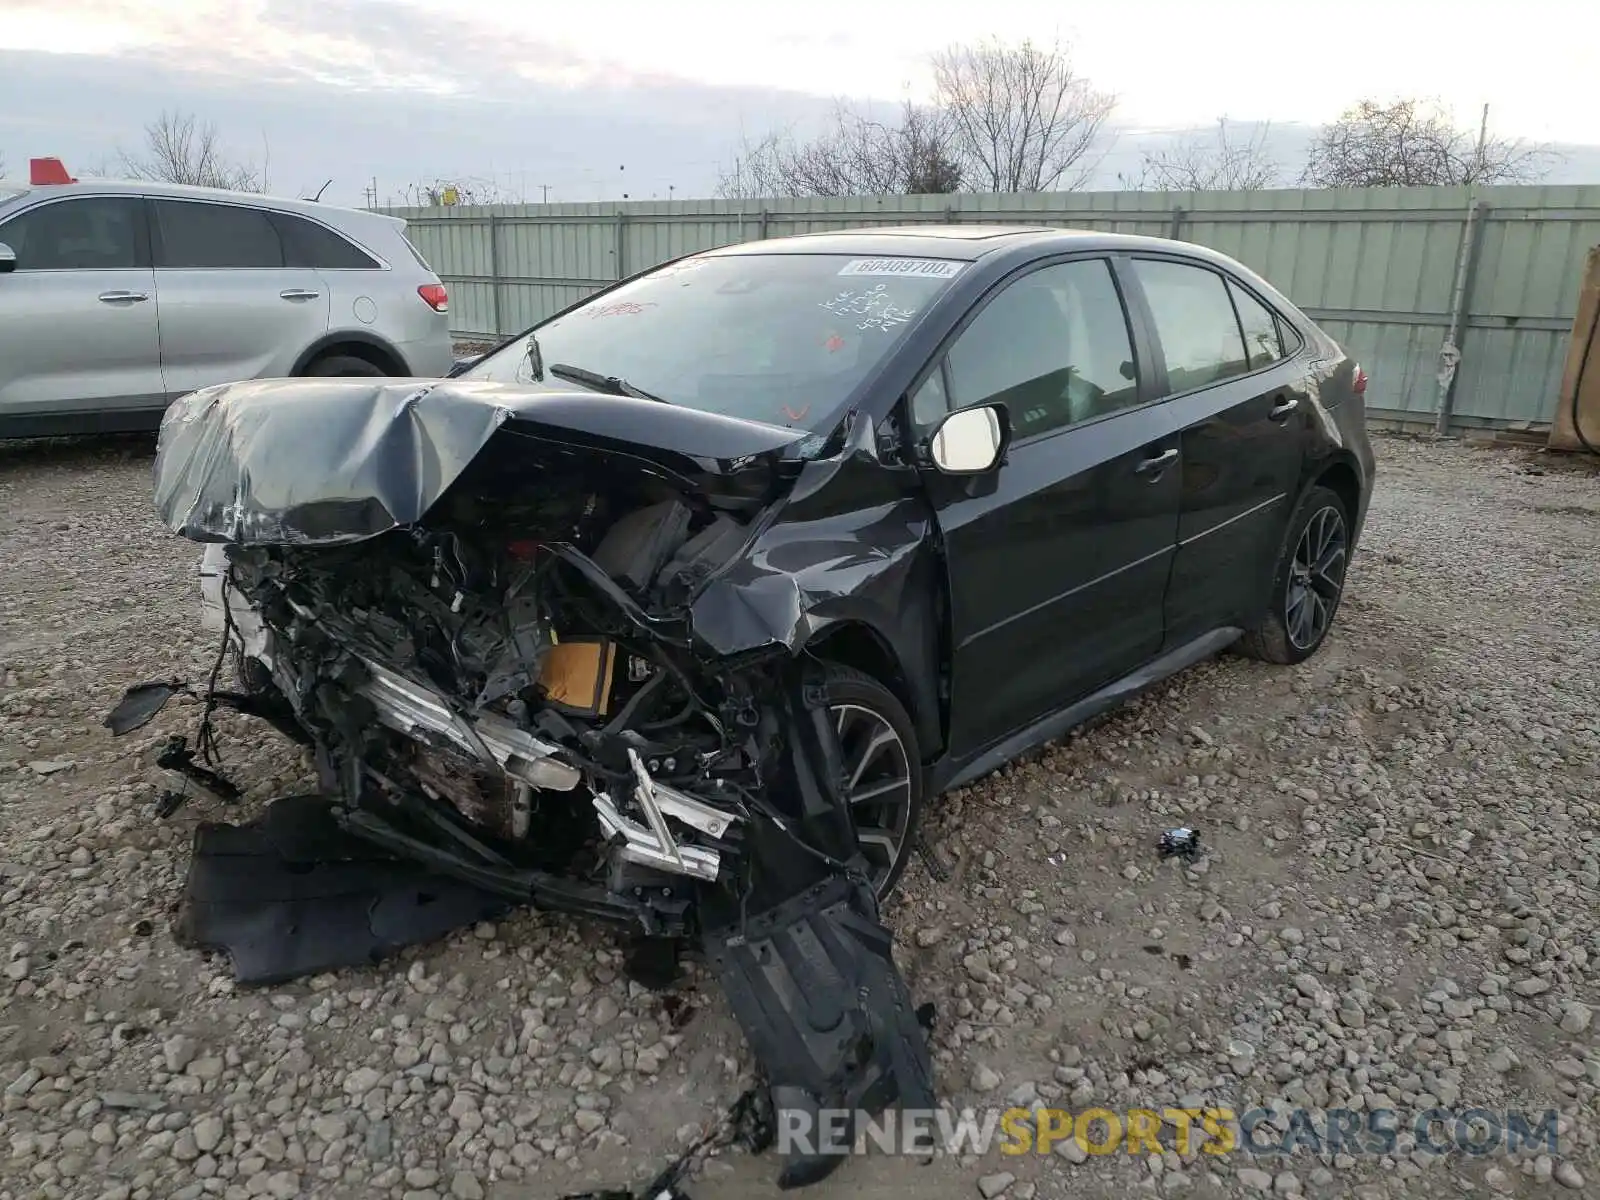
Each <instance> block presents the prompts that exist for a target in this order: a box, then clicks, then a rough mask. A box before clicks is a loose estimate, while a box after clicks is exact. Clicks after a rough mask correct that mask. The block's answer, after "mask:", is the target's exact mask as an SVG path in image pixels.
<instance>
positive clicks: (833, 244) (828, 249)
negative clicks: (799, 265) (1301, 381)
mask: <svg viewBox="0 0 1600 1200" xmlns="http://www.w3.org/2000/svg"><path fill="white" fill-rule="evenodd" d="M1023 246H1026V247H1028V248H1030V249H1031V250H1032V251H1033V252H1034V253H1035V254H1041V255H1042V254H1058V253H1066V252H1070V251H1074V250H1120V251H1123V252H1134V251H1140V250H1143V251H1146V252H1149V251H1160V250H1167V251H1171V250H1175V249H1181V250H1182V251H1183V252H1184V253H1185V254H1192V255H1194V256H1195V257H1197V258H1204V259H1209V260H1211V261H1214V262H1224V263H1228V264H1229V265H1232V260H1230V259H1228V258H1226V256H1224V255H1219V254H1217V253H1216V252H1215V251H1212V250H1207V249H1206V248H1205V247H1203V246H1196V245H1193V244H1192V243H1189V242H1174V241H1170V240H1168V239H1166V238H1156V237H1139V236H1136V235H1133V234H1126V233H1103V232H1100V231H1098V230H1093V229H1062V228H1059V227H1056V228H1051V227H1049V226H1042V225H1036V226H1034V225H982V224H969V225H908V226H890V227H881V226H880V227H877V228H861V229H839V230H830V231H828V232H825V233H801V234H794V235H792V236H789V237H780V238H768V239H767V240H765V241H759V242H743V243H740V244H738V245H733V246H723V247H720V248H719V249H716V250H712V251H708V253H710V254H716V255H733V254H862V255H871V256H872V257H874V258H891V257H900V256H903V257H906V258H948V259H956V260H959V261H962V262H975V261H977V260H978V259H980V258H983V257H984V256H985V255H988V254H994V253H998V252H1000V251H1003V250H1014V249H1017V248H1019V247H1023Z"/></svg>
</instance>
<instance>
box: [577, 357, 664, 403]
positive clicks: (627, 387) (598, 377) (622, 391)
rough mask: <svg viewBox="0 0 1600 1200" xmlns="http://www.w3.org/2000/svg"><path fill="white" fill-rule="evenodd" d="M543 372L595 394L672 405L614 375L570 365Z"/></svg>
mask: <svg viewBox="0 0 1600 1200" xmlns="http://www.w3.org/2000/svg"><path fill="white" fill-rule="evenodd" d="M545 371H546V373H548V374H550V375H554V376H556V377H557V378H558V379H567V380H571V381H572V382H573V383H581V384H583V386H584V387H589V388H593V389H594V390H595V391H597V392H609V393H611V395H613V396H632V397H633V398H634V399H635V400H654V401H656V402H657V403H660V404H671V403H672V401H670V400H663V399H662V398H661V397H660V396H655V395H652V394H651V393H649V392H647V391H645V390H644V389H643V388H637V387H634V386H633V384H631V383H629V382H628V381H627V380H626V379H620V378H618V377H617V376H615V375H602V374H600V372H598V371H591V370H589V369H587V368H586V367H575V366H573V365H572V364H571V363H552V364H551V365H550V366H548V367H546V368H545Z"/></svg>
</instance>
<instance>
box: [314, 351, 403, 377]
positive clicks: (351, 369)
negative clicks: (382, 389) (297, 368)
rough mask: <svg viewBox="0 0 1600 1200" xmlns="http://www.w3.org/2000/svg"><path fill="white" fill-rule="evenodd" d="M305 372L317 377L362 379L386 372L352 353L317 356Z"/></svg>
mask: <svg viewBox="0 0 1600 1200" xmlns="http://www.w3.org/2000/svg"><path fill="white" fill-rule="evenodd" d="M306 374H307V375H311V376H315V377H318V378H326V377H329V376H350V377H356V378H363V379H379V378H382V377H384V376H385V375H387V374H388V372H387V371H385V370H384V369H383V368H382V367H380V366H378V365H377V364H376V363H371V362H368V361H367V360H366V359H364V358H357V357H356V356H355V355H354V354H330V355H328V356H327V357H326V358H319V359H317V361H316V362H314V363H312V364H311V365H310V366H309V367H307V368H306Z"/></svg>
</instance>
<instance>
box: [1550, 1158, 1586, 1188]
mask: <svg viewBox="0 0 1600 1200" xmlns="http://www.w3.org/2000/svg"><path fill="white" fill-rule="evenodd" d="M1550 1178H1552V1179H1554V1180H1555V1181H1556V1182H1557V1183H1559V1184H1560V1185H1561V1186H1562V1187H1564V1188H1571V1189H1572V1190H1573V1191H1575V1192H1580V1191H1582V1190H1583V1176H1582V1175H1581V1174H1580V1173H1579V1171H1578V1168H1577V1167H1575V1166H1573V1165H1572V1164H1571V1163H1570V1162H1567V1161H1566V1160H1565V1159H1563V1160H1562V1161H1560V1162H1558V1163H1557V1164H1556V1165H1555V1167H1554V1169H1553V1170H1551V1172H1550Z"/></svg>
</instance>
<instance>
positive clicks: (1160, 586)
mask: <svg viewBox="0 0 1600 1200" xmlns="http://www.w3.org/2000/svg"><path fill="white" fill-rule="evenodd" d="M1364 388H1365V375H1364V373H1362V371H1361V369H1360V368H1359V367H1358V366H1356V365H1355V364H1354V363H1353V362H1351V361H1350V360H1349V359H1348V358H1347V357H1345V356H1344V355H1343V353H1342V352H1340V351H1339V349H1338V347H1337V346H1336V345H1334V343H1333V342H1332V341H1331V340H1329V339H1328V338H1327V337H1326V335H1324V334H1322V333H1321V332H1320V331H1319V330H1318V329H1317V328H1316V327H1315V326H1314V325H1312V323H1311V322H1310V321H1308V320H1307V319H1306V318H1305V316H1304V315H1303V314H1301V313H1300V312H1298V310H1296V309H1295V308H1294V307H1293V306H1292V305H1290V304H1289V302H1288V301H1287V300H1285V299H1284V298H1283V297H1282V296H1281V295H1279V294H1278V293H1277V292H1275V291H1273V290H1272V289H1271V288H1270V286H1268V285H1267V284H1266V283H1265V282H1264V281H1262V280H1260V279H1259V278H1257V277H1256V276H1254V275H1252V274H1251V273H1249V272H1248V271H1246V270H1245V269H1244V268H1242V267H1240V266H1239V265H1238V264H1236V263H1233V262H1232V261H1231V260H1228V259H1226V258H1223V257H1222V256H1220V255H1215V254H1212V253H1210V252H1207V251H1203V250H1200V249H1198V248H1196V247H1190V246H1180V245H1178V244H1176V243H1170V242H1162V241H1158V240H1154V239H1141V238H1127V237H1117V236H1112V235H1099V234H1082V233H1063V232H1059V231H1046V230H1005V229H994V228H983V227H971V228H948V229H934V230H905V231H885V230H863V231H859V232H856V233H842V234H827V235H815V236H809V237H800V238H790V239H784V240H780V241H774V242H762V243H755V244H751V245H744V246H735V247H726V248H724V249H721V250H717V251H711V252H708V253H703V254H697V255H693V256H690V257H688V258H685V259H680V260H677V261H674V262H672V263H668V264H666V265H665V266H662V267H660V268H656V269H654V270H652V271H649V272H646V273H645V274H644V275H642V276H639V277H636V278H635V279H632V280H629V281H625V282H622V283H620V284H618V285H617V286H615V287H613V288H610V289H608V290H606V291H603V292H601V293H600V294H598V295H596V296H594V297H591V298H590V299H588V300H585V301H583V302H581V303H579V304H577V305H575V306H574V307H572V308H570V309H568V310H566V311H565V312H563V313H561V314H558V315H557V316H556V317H553V318H551V319H550V320H548V321H546V322H544V323H543V324H541V325H540V326H538V327H536V328H535V329H533V330H532V331H530V332H528V333H525V334H522V335H519V336H518V337H516V338H513V339H511V340H509V341H508V342H506V343H504V344H503V345H501V346H500V347H498V348H497V349H495V350H494V351H492V352H491V353H489V354H487V355H485V356H484V357H483V358H482V359H480V360H479V361H477V362H476V363H474V364H472V365H471V366H470V367H468V368H467V369H465V370H464V371H463V372H462V373H461V374H460V375H459V376H457V377H455V378H452V379H450V380H446V381H432V382H430V381H418V380H407V381H392V380H386V381H372V380H360V381H356V380H294V381H287V380H286V381H253V382H248V383H238V384H232V385H227V386H222V387H214V388H208V389H205V390H202V391H199V392H196V393H194V394H192V395H190V396H188V397H185V398H184V399H183V400H181V401H179V402H178V403H176V404H175V405H174V406H173V407H172V409H171V410H170V411H169V413H168V415H167V417H166V420H165V422H164V424H163V427H162V433H161V443H160V450H159V455H158V460H157V465H156V487H155V491H156V503H157V506H158V509H159V511H160V514H161V516H162V518H163V520H164V521H165V522H166V524H167V525H168V526H169V527H170V528H171V529H172V530H174V531H175V532H177V533H179V534H182V535H183V536H185V537H188V538H191V539H193V540H195V541H197V542H202V543H207V547H206V550H205V555H204V562H203V567H202V576H203V592H204V595H205V600H206V610H207V620H208V623H210V624H211V625H212V627H213V628H215V629H217V630H218V631H219V632H224V633H225V635H226V638H227V641H228V643H229V644H231V645H232V646H233V647H234V648H235V649H236V652H237V654H238V656H239V659H240V663H241V672H240V674H241V676H242V679H243V683H244V685H245V686H244V687H243V688H242V690H241V691H240V692H239V693H237V694H236V696H237V697H242V698H243V699H242V700H241V703H240V706H241V707H245V708H247V709H248V708H249V707H250V706H251V704H252V703H253V704H254V705H256V707H258V708H259V709H260V710H261V711H263V713H268V714H270V713H273V712H275V714H276V716H275V719H276V720H277V721H278V723H279V724H280V726H281V727H283V728H286V729H288V730H290V731H291V732H295V733H297V735H298V736H301V737H302V738H303V739H304V740H305V741H306V742H308V743H309V745H310V746H311V747H312V750H313V752H314V755H315V759H316V762H317V764H318V769H319V774H320V777H321V786H322V788H323V791H324V793H325V795H326V797H328V798H329V799H330V800H331V801H332V802H333V806H334V807H333V811H334V813H335V814H336V818H337V822H338V826H339V828H340V830H341V831H342V832H343V834H344V835H347V836H352V837H355V838H358V839H360V840H361V841H363V842H364V843H366V844H369V845H372V846H376V847H380V848H382V849H383V850H384V851H385V852H387V853H390V854H393V855H395V856H397V857H400V858H404V859H408V860H411V861H414V862H418V863H421V864H425V865H426V866H427V867H428V868H429V869H430V870H433V871H436V872H438V873H439V874H441V875H443V876H448V877H451V878H455V879H460V880H465V881H468V882H470V883H471V884H472V885H473V886H475V887H477V888H480V889H482V890H483V891H485V892H487V893H491V894H494V895H496V896H500V897H504V898H506V899H508V900H510V901H514V902H518V903H531V904H535V905H539V906H543V907H548V908H554V909H563V910H567V911H572V912H576V913H581V914H585V915H589V916H593V917H599V918H606V919H611V920H614V921H616V922H618V923H620V924H621V925H623V926H625V927H629V928H633V929H635V930H637V931H639V932H641V933H643V934H648V935H653V936H660V937H675V936H689V937H694V938H697V939H699V941H700V944H701V946H702V947H703V949H704V951H705V953H706V955H707V957H708V960H709V961H710V962H711V964H712V965H713V967H714V969H715V970H716V971H717V973H718V974H719V976H720V978H721V979H722V981H723V982H724V984H725V986H726V987H727V989H728V992H729V995H730V998H731V1001H732V1005H733V1008H734V1011H735V1013H736V1015H737V1016H738V1018H739V1020H740V1022H741V1024H742V1026H743V1028H744V1029H745V1031H746V1034H747V1036H748V1037H749V1039H750V1041H751V1043H752V1047H753V1049H754V1050H755V1052H756V1057H757V1059H758V1061H759V1062H760V1063H761V1065H762V1067H763V1069H764V1070H765V1071H766V1072H767V1075H768V1078H769V1080H770V1084H771V1090H772V1095H773V1098H774V1100H775V1101H776V1102H777V1103H778V1104H779V1105H780V1106H781V1107H791V1108H792V1107H802V1108H804V1107H811V1108H816V1107H829V1108H837V1109H846V1110H874V1109H877V1108H881V1107H882V1106H884V1105H885V1104H889V1103H893V1102H896V1101H898V1102H900V1103H906V1104H911V1105H914V1106H920V1107H928V1106H931V1105H932V1102H933V1097H932V1082H931V1068H930V1063H929V1058H928V1052H927V1047H926V1044H925V1041H924V1038H923V1034H922V1031H921V1029H920V1028H919V1027H918V1024H917V1020H916V1015H915V1011H914V1007H913V1005H912V1003H911V1001H910V999H909V997H908V996H907V995H906V989H905V985H904V983H903V982H902V981H901V979H900V977H899V975H898V973H897V972H896V971H895V968H894V965H893V961H892V956H891V939H890V936H889V934H888V933H887V931H886V930H885V929H884V927H883V925H882V924H881V922H880V920H879V915H878V900H879V899H880V898H881V897H882V896H883V895H885V894H886V893H887V892H888V891H889V889H891V888H892V887H893V886H894V884H895V882H896V880H897V879H898V878H899V876H900V874H901V872H902V871H903V870H904V868H905V866H906V863H907V859H908V856H909V854H910V853H911V851H912V849H913V847H914V846H915V845H916V836H917V833H916V831H917V825H918V818H919V815H920V812H921V808H922V805H923V803H924V801H925V799H926V798H927V797H929V796H931V795H935V794H937V793H938V792H939V791H941V790H944V789H946V788H948V787H951V786H954V785H957V784H960V783H963V782H966V781H968V780H971V779H973V778H976V777H977V776H979V775H981V774H984V773H986V772H988V771H990V770H992V769H994V768H995V767H996V766H999V765H1000V764H1002V763H1003V762H1005V761H1006V760H1007V759H1009V758H1011V757H1014V756H1015V755H1016V754H1018V753H1020V752H1022V751H1023V750H1026V749H1028V748H1029V747H1031V746H1034V745H1036V744H1038V743H1040V742H1041V741H1044V740H1046V739H1048V738H1050V737H1052V736H1055V735H1056V734H1058V733H1060V732H1062V731H1064V730H1065V729H1066V728H1068V727H1069V726H1071V725H1073V724H1076V723H1078V722H1080V721H1082V720H1083V719H1085V718H1086V717H1087V716H1089V715H1091V714H1092V713H1094V712H1096V711H1098V710H1100V709H1103V708H1105V707H1107V706H1108V705H1110V704H1112V703H1114V702H1115V701H1116V700H1117V699H1119V698H1120V697H1123V696H1126V695H1128V694H1130V693H1131V692H1133V691H1135V690H1137V689H1138V688H1141V687H1144V686H1147V685H1148V684H1149V683H1151V682H1152V681H1154V680H1157V679H1160V678H1162V677H1164V676H1165V675H1168V674H1170V673H1172V672H1173V671H1176V670H1178V669H1181V668H1182V667H1183V666H1185V665H1187V664H1189V663H1192V662H1194V661H1196V660H1198V659H1199V658H1201V657H1204V656H1205V655H1208V654H1210V653H1213V652H1215V651H1217V650H1219V649H1221V648H1222V647H1224V646H1226V645H1228V644H1229V643H1231V642H1234V641H1237V640H1240V639H1241V638H1242V639H1243V641H1244V644H1245V645H1246V646H1247V647H1248V648H1250V649H1252V650H1253V651H1254V652H1255V653H1257V654H1258V655H1260V656H1262V657H1265V658H1269V659H1272V660H1275V661H1280V662H1292V661H1298V660H1299V659H1300V658H1304V657H1305V656H1307V655H1309V654H1311V653H1312V652H1314V651H1315V650H1316V649H1317V647H1318V646H1319V645H1320V644H1321V642H1322V640H1323V638H1324V637H1325V636H1326V634H1327V632H1328V628H1329V625H1330V624H1331V621H1332V619H1333V615H1334V612H1335V610H1336V608H1337V605H1338V601H1339V596H1340V593H1341V591H1342V588H1343V581H1344V574H1345V568H1346V565H1347V563H1348V558H1349V555H1350V553H1351V551H1352V550H1353V548H1354V545H1355V541H1356V538H1357V535H1358V533H1359V529H1360V526H1361V522H1362V519H1363V517H1364V515H1365V510H1366V501H1367V496H1368V494H1369V490H1370V480H1371V476H1372V456H1371V452H1370V449H1369V448H1368V445H1367V441H1366V436H1365V432H1364V428H1363V423H1362V392H1363V390H1364ZM825 1169H826V1164H819V1163H798V1164H796V1163H791V1164H790V1166H789V1168H788V1176H787V1179H788V1181H789V1182H804V1181H806V1180H807V1179H810V1178H815V1177H816V1176H818V1175H819V1174H820V1173H822V1172H823V1171H824V1170H825Z"/></svg>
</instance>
